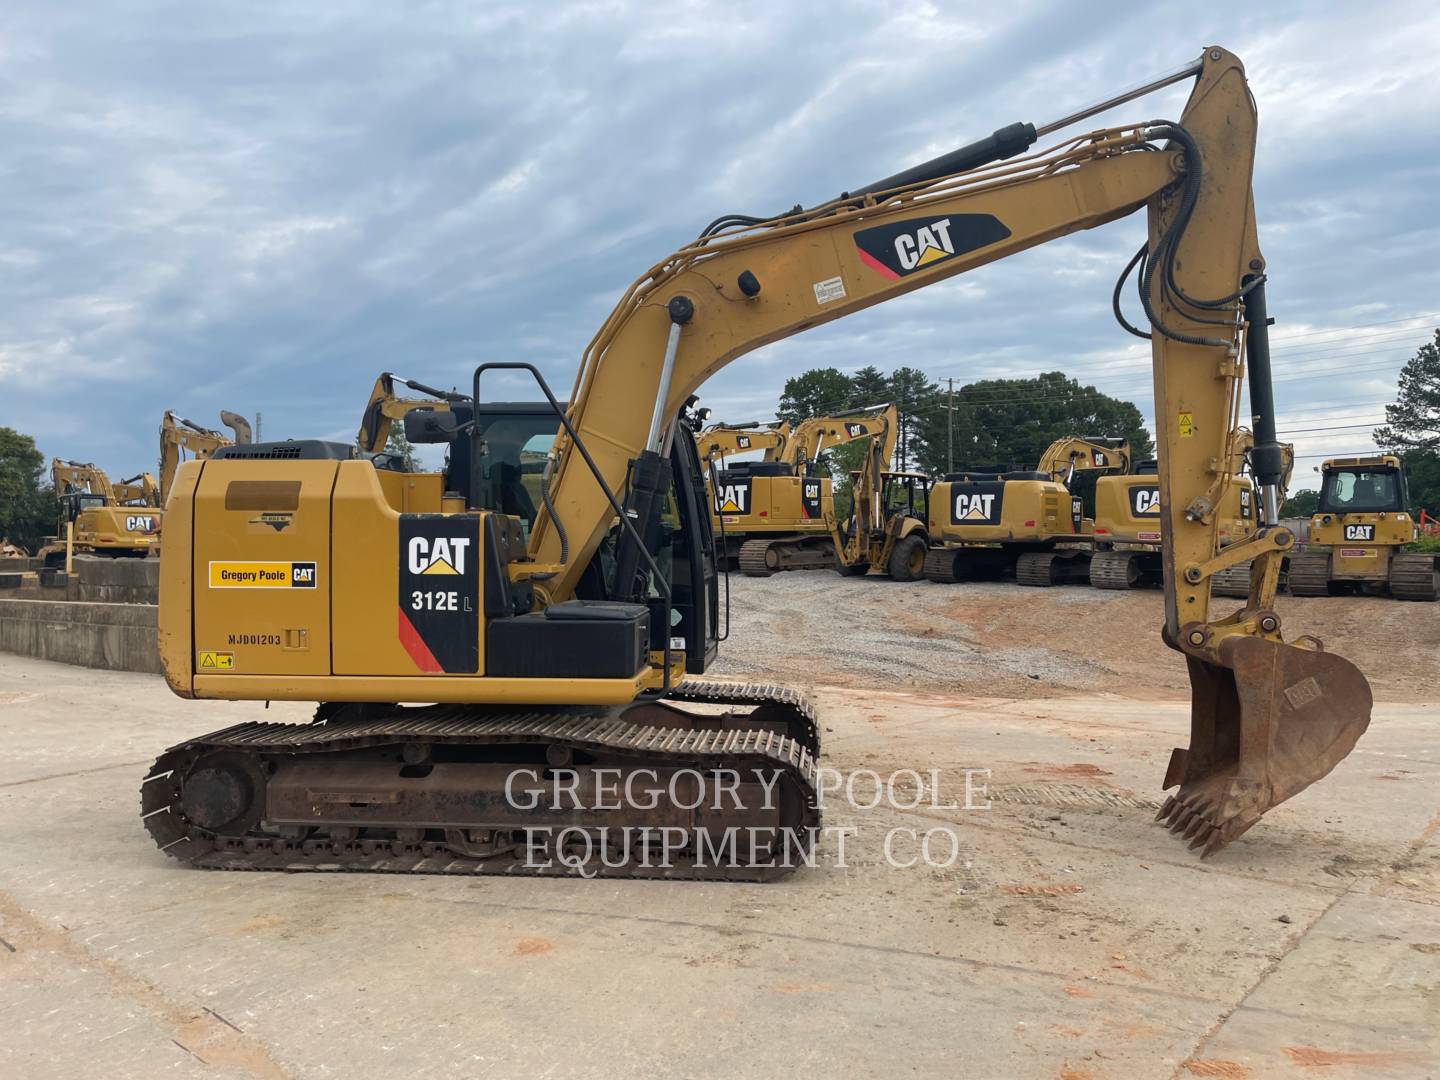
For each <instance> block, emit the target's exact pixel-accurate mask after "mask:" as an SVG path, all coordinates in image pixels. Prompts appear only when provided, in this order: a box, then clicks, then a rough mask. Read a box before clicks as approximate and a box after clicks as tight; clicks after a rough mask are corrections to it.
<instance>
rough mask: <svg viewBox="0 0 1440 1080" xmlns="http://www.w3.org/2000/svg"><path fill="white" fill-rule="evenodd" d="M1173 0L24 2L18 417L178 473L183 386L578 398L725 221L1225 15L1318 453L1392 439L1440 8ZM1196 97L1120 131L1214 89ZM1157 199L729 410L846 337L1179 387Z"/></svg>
mask: <svg viewBox="0 0 1440 1080" xmlns="http://www.w3.org/2000/svg"><path fill="white" fill-rule="evenodd" d="M1169 7H1173V8H1174V9H1175V12H1176V14H1174V15H1170V14H1164V13H1160V12H1163V11H1164V8H1165V6H1162V5H1153V4H1140V3H1133V4H1124V3H1109V4H1106V5H1103V6H1098V5H1090V4H1079V3H1074V4H1068V3H1038V2H1027V0H1012V2H1010V3H1006V4H990V3H986V4H968V3H952V4H924V3H913V2H912V3H873V4H872V3H853V2H845V0H830V2H827V3H823V4H804V3H793V4H776V3H756V4H746V3H735V2H727V3H683V2H672V3H668V4H663V5H657V4H641V3H628V2H623V0H615V2H590V3H575V4H569V5H563V4H553V5H551V4H537V3H532V2H522V3H514V4H508V3H501V2H481V0H472V2H469V3H409V4H397V3H371V4H364V3H360V2H357V0H344V2H339V0H309V2H306V3H303V4H296V3H293V2H285V3H268V2H260V0H248V2H246V3H243V4H242V3H220V2H213V3H203V4H196V3H194V2H193V0H185V2H174V3H162V2H142V0H93V2H89V3H84V4H63V3H58V4H57V3H53V2H34V0H18V2H17V0H11V3H9V4H7V5H6V18H5V19H4V20H3V23H0V136H3V146H4V149H3V151H0V205H3V206H4V215H3V220H4V221H5V223H6V224H5V228H4V229H3V231H0V300H3V302H0V425H7V426H13V427H17V428H20V429H21V430H23V431H27V432H30V433H33V434H34V435H36V437H37V438H38V440H39V443H40V446H41V449H42V450H44V451H45V453H46V454H47V455H48V454H58V455H60V456H63V457H73V458H79V459H83V460H93V461H96V462H97V463H99V464H101V465H102V466H104V467H105V468H107V469H108V470H110V472H111V474H112V476H114V475H128V474H129V473H132V472H136V471H138V470H140V469H142V468H147V467H150V468H153V462H154V458H155V456H156V445H155V443H156V435H155V433H156V429H157V427H158V424H159V419H160V414H161V412H162V411H163V410H164V409H166V408H172V409H175V410H176V411H178V412H180V413H181V414H183V415H186V416H189V417H191V418H193V419H195V420H198V421H200V422H202V423H205V424H207V425H208V426H218V417H217V413H218V410H219V409H221V408H230V409H235V410H237V411H240V412H244V413H247V414H250V415H253V414H255V413H256V412H260V413H263V417H264V420H263V424H264V434H265V435H266V436H267V437H271V438H278V437H286V436H320V437H329V438H342V439H343V438H350V437H352V436H353V433H354V430H355V427H356V424H357V421H358V419H359V413H360V409H361V406H362V405H363V403H364V399H365V397H366V395H367V393H368V391H369V387H370V384H371V382H372V380H373V378H374V376H375V374H376V373H377V372H379V371H381V370H392V371H395V372H398V373H400V374H403V375H408V376H410V377H413V378H418V379H420V380H422V381H426V382H430V383H433V384H441V385H445V386H450V385H455V384H462V385H463V384H466V383H467V382H468V377H469V372H470V370H471V369H472V368H473V366H474V365H475V364H476V363H479V362H481V361H484V360H501V359H504V360H516V359H524V360H530V361H532V362H535V363H538V364H539V365H540V366H541V368H542V369H543V370H544V371H545V372H546V374H547V376H548V377H549V378H550V379H551V380H552V382H553V384H554V385H555V386H556V388H557V390H559V391H560V392H562V393H563V392H565V390H566V389H567V388H568V387H569V385H570V381H571V378H572V377H573V373H574V369H575V365H576V362H577V360H578V357H579V355H580V351H581V349H582V348H583V346H584V344H585V342H586V341H587V340H588V339H589V337H590V335H591V334H592V333H593V331H594V329H595V327H596V326H598V324H599V323H600V321H601V320H602V319H603V318H604V316H605V314H606V313H607V312H608V310H609V309H610V307H611V306H612V304H613V303H614V300H615V298H616V297H617V296H618V294H619V293H620V291H621V290H622V289H623V288H624V287H625V286H626V285H628V283H629V282H630V281H631V280H632V279H633V278H634V277H635V276H636V275H637V274H638V273H640V272H641V271H642V270H644V269H645V268H646V267H648V266H649V265H651V264H652V263H653V262H655V261H656V260H657V259H658V258H660V257H662V256H664V255H665V254H666V253H668V252H669V251H671V250H673V249H674V248H675V247H677V246H678V245H680V244H682V243H684V242H686V241H687V240H689V239H691V238H693V237H694V235H695V234H696V232H697V231H698V230H699V228H700V227H701V226H703V225H704V224H705V223H706V222H708V221H709V220H711V219H712V218H714V217H716V216H718V215H719V214H720V213H723V212H729V211H739V212H748V213H761V212H773V211H775V210H778V209H783V208H785V207H788V206H791V205H793V204H795V203H797V202H799V203H804V204H807V205H809V204H813V203H815V202H818V201H821V200H823V199H825V198H827V197H830V196H832V195H834V194H835V193H837V192H838V191H840V190H842V189H844V188H849V187H854V186H857V185H859V184H862V183H865V182H867V181H870V180H873V179H876V178H878V177H880V176H884V175H888V174H890V173H892V172H894V171H896V170H897V169H899V168H901V167H904V166H906V165H909V164H912V163H914V162H916V161H919V160H922V159H924V158H927V157H930V156H933V155H934V154H936V153H940V152H943V151H944V150H947V149H950V148H951V147H953V146H955V145H958V144H960V143H964V142H967V141H970V140H971V139H974V138H977V137H979V136H982V135H985V134H988V133H989V132H990V131H992V130H993V129H995V128H996V127H999V126H1001V125H1002V124H1006V123H1009V122H1011V121H1015V120H1028V121H1031V122H1034V123H1037V124H1038V123H1043V122H1044V121H1046V120H1049V119H1053V118H1054V117H1055V116H1057V115H1059V114H1061V113H1064V112H1068V111H1071V109H1072V108H1073V107H1078V106H1081V105H1084V104H1086V103H1088V102H1090V101H1092V100H1096V99H1099V98H1102V97H1104V96H1107V95H1109V94H1110V93H1112V92H1114V91H1116V90H1119V89H1123V88H1124V87H1126V86H1129V85H1132V84H1134V83H1137V82H1140V81H1142V80H1144V79H1146V78H1148V77H1150V76H1153V75H1155V74H1158V73H1160V72H1163V71H1167V70H1170V69H1172V68H1174V67H1177V66H1179V65H1180V64H1183V63H1185V62H1187V61H1189V60H1191V59H1192V58H1194V57H1195V56H1197V55H1198V54H1199V51H1200V48H1201V46H1202V45H1205V44H1208V43H1212V42H1213V43H1218V44H1223V45H1225V46H1227V47H1229V48H1231V49H1233V50H1235V51H1236V52H1237V53H1239V55H1240V56H1241V57H1242V58H1243V59H1244V60H1245V61H1246V64H1247V68H1248V70H1249V74H1250V78H1251V81H1252V85H1253V87H1254V90H1255V94H1256V97H1257V100H1258V102H1259V107H1260V120H1261V129H1260V139H1261V145H1260V149H1259V160H1258V171H1257V176H1256V197H1257V203H1258V210H1259V215H1260V227H1261V243H1262V245H1263V247H1264V250H1265V253H1266V257H1267V259H1268V261H1269V266H1270V273H1271V284H1270V307H1271V310H1272V313H1273V314H1274V315H1275V316H1276V317H1277V319H1278V320H1279V321H1278V323H1277V326H1276V328H1275V330H1274V342H1275V346H1276V348H1275V356H1276V362H1277V385H1276V389H1277V393H1278V399H1279V404H1280V408H1281V428H1282V430H1284V431H1287V432H1289V433H1290V435H1289V437H1292V438H1294V440H1295V441H1296V442H1297V443H1298V444H1299V448H1298V452H1299V453H1300V454H1301V455H1302V460H1301V462H1300V466H1301V469H1302V470H1303V472H1302V476H1303V474H1305V473H1308V472H1309V466H1311V465H1313V464H1315V463H1317V462H1318V460H1319V455H1321V454H1324V453H1333V452H1343V451H1351V450H1357V449H1362V448H1368V447H1369V446H1371V445H1372V444H1371V442H1370V438H1369V434H1370V432H1369V428H1370V426H1371V425H1372V424H1373V423H1374V422H1375V421H1376V420H1378V419H1380V418H1381V417H1382V415H1383V404H1384V402H1385V401H1386V400H1388V399H1390V398H1391V396H1392V394H1393V389H1394V382H1395V380H1394V375H1395V372H1396V371H1397V370H1398V369H1399V367H1400V365H1401V364H1402V363H1403V362H1404V361H1405V359H1406V358H1408V357H1409V356H1410V355H1412V354H1413V352H1414V349H1415V347H1416V345H1418V344H1419V343H1420V342H1422V341H1424V340H1426V339H1427V338H1428V337H1429V335H1430V333H1431V331H1432V330H1433V328H1434V327H1435V326H1436V325H1440V290H1437V284H1440V270H1437V259H1436V255H1435V253H1436V251H1437V249H1440V225H1437V214H1436V209H1437V208H1436V197H1435V192H1436V191H1437V190H1440V152H1437V149H1436V148H1437V147H1440V110H1437V109H1436V106H1437V104H1440V65H1437V63H1436V46H1437V44H1440V9H1437V8H1436V7H1435V5H1434V4H1430V3H1398V2H1397V3H1386V2H1370V3H1366V4H1354V3H1345V4H1322V3H1292V4H1286V3H1268V4H1255V3H1253V2H1248V3H1243V4H1241V3H1235V4H1231V3H1210V4H1206V5H1198V4H1189V3H1187V4H1174V5H1169ZM1096 11H1103V12H1104V15H1103V16H1102V17H1097V16H1096V15H1095V14H1094V12H1096ZM1184 93H1185V91H1184V88H1183V87H1177V88H1172V89H1171V90H1169V91H1166V92H1165V93H1164V94H1162V95H1159V96H1157V97H1155V98H1152V99H1150V100H1149V101H1147V102H1144V103H1137V104H1135V105H1132V106H1129V107H1127V108H1126V109H1124V110H1121V111H1119V112H1118V113H1117V114H1115V115H1112V116H1108V117H1106V118H1104V119H1103V120H1097V121H1092V122H1091V124H1090V126H1094V125H1098V124H1100V123H1103V122H1107V121H1109V122H1121V121H1124V120H1139V119H1148V118H1151V117H1153V116H1157V115H1159V116H1175V115H1178V113H1179V111H1180V107H1181V104H1182V103H1183V99H1184ZM1142 230H1143V225H1142V221H1141V219H1140V218H1139V217H1136V218H1132V219H1127V220H1126V221H1123V222H1119V223H1116V224H1112V225H1110V226H1107V227H1105V228H1104V229H1101V230H1097V231H1095V232H1092V233H1089V234H1086V235H1083V236H1078V237H1072V238H1069V239H1067V240H1065V241H1062V242H1059V243H1055V244H1051V245H1047V246H1045V247H1043V248H1040V249H1037V250H1035V251H1032V252H1029V253H1026V254H1024V255H1021V256H1018V257H1016V258H1013V259H1010V260H1008V261H1006V262H1003V263H1000V264H997V265H995V266H992V267H989V268H986V269H983V270H980V271H978V272H976V273H973V274H970V275H968V276H966V277H962V278H958V279H954V280H953V281H952V282H950V283H948V284H946V285H943V286H938V287H935V288H931V289H925V290H922V291H920V292H918V293H915V294H912V295H911V296H909V297H906V298H903V299H901V300H898V301H895V302H893V303H889V304H885V305H882V306H880V307H878V308H874V309H871V310H870V311H867V312H863V313H861V314H859V315H856V316H853V317H851V318H848V319H844V320H841V321H840V322H837V323H832V324H830V325H829V326H826V327H824V328H821V329H819V330H816V331H811V332H809V333H806V334H803V335H801V336H799V337H797V338H792V339H789V340H787V341H785V342H781V343H779V344H778V345H775V346H771V347H769V348H766V349H764V350H760V351H758V352H756V353H753V354H751V355H749V356H747V357H745V358H742V359H741V360H739V361H737V362H736V363H734V364H733V365H731V366H730V367H729V368H728V369H726V370H725V371H724V372H722V373H721V374H720V375H719V376H717V377H716V378H715V379H714V380H712V382H711V384H709V385H708V386H707V388H706V390H705V393H704V396H705V398H706V402H707V404H709V405H710V406H711V407H712V408H713V409H714V410H715V415H716V416H717V418H725V417H728V418H731V419H753V418H759V417H766V416H769V415H772V414H773V409H774V404H775V399H776V397H777V396H778V393H779V390H780V387H781V385H782V384H783V383H784V380H785V378H786V377H787V376H788V375H791V374H794V373H796V372H798V371H801V370H803V369H805V368H808V367H814V366H818V365H835V366H838V367H841V368H845V369H854V368H857V367H860V366H863V365H865V364H876V365H879V366H881V367H883V368H889V367H894V366H897V365H900V364H908V365H912V366H916V367H920V368H922V369H924V370H925V371H927V372H929V373H930V374H931V375H932V376H933V377H935V378H937V379H944V378H949V377H953V378H955V379H956V380H957V385H959V383H961V382H963V381H966V380H970V379H974V378H982V377H994V376H1000V375H1026V374H1033V373H1035V372H1037V371H1041V370H1052V369H1055V368H1059V369H1062V370H1065V371H1068V372H1071V373H1072V374H1075V375H1077V376H1079V377H1081V378H1082V379H1084V380H1086V381H1090V382H1093V383H1095V384H1096V385H1098V386H1099V387H1100V388H1102V389H1104V390H1106V391H1108V392H1111V393H1115V394H1117V395H1121V396H1125V397H1129V398H1131V399H1133V400H1135V401H1136V402H1137V403H1138V404H1139V405H1140V407H1141V408H1142V410H1143V411H1144V412H1145V413H1146V414H1147V415H1149V414H1150V413H1151V412H1152V408H1153V406H1152V403H1151V401H1150V396H1149V390H1148V381H1149V380H1148V371H1147V356H1148V349H1147V347H1146V346H1144V345H1143V344H1142V343H1136V344H1135V345H1132V344H1131V341H1133V339H1129V338H1127V336H1126V335H1125V334H1123V333H1122V332H1121V331H1120V330H1119V329H1118V328H1117V327H1116V325H1115V324H1114V322H1113V320H1112V318H1111V315H1110V313H1109V295H1110V289H1111V286H1112V283H1113V280H1114V277H1115V274H1116V273H1117V272H1118V270H1119V269H1120V266H1121V265H1122V264H1123V262H1124V261H1125V259H1126V257H1128V255H1129V254H1130V252H1131V251H1132V250H1133V249H1134V248H1135V247H1136V245H1137V243H1138V241H1139V239H1140V238H1141V236H1142ZM495 389H496V391H497V393H502V392H503V391H504V387H502V386H501V385H500V383H499V381H498V380H497V383H496V387H495ZM527 396H528V395H527ZM1302 482H1303V479H1302Z"/></svg>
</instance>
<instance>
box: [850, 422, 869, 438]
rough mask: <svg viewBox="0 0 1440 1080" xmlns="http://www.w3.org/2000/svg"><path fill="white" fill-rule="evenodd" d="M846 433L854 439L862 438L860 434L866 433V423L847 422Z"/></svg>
mask: <svg viewBox="0 0 1440 1080" xmlns="http://www.w3.org/2000/svg"><path fill="white" fill-rule="evenodd" d="M845 434H846V435H849V436H850V438H852V439H858V438H860V436H862V435H864V434H866V428H865V425H864V424H846V425H845Z"/></svg>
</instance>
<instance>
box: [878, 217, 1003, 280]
mask: <svg viewBox="0 0 1440 1080" xmlns="http://www.w3.org/2000/svg"><path fill="white" fill-rule="evenodd" d="M1009 235H1010V230H1009V229H1007V228H1006V227H1005V226H1004V225H1002V224H1001V223H1000V220H999V219H998V218H996V217H995V216H994V215H993V214H948V215H945V216H944V217H940V216H930V217H916V218H907V219H906V220H904V221H896V222H891V223H890V224H888V225H877V226H875V227H874V228H870V229H861V230H860V231H859V232H857V233H856V234H855V246H856V247H857V248H859V249H860V261H861V262H863V263H864V264H865V265H866V266H868V267H870V269H872V270H875V271H877V272H878V273H880V274H881V275H883V276H884V277H887V278H889V279H890V280H892V281H894V280H896V279H899V278H902V277H905V276H906V275H907V274H912V273H915V272H916V271H919V270H926V269H928V268H929V267H932V266H934V265H935V264H936V263H940V262H944V261H945V260H947V259H950V258H953V257H954V256H956V255H964V254H965V253H966V252H970V251H974V250H976V249H977V248H982V247H988V246H989V245H990V244H994V243H997V242H998V241H1001V240H1004V239H1005V238H1006V237H1007V236H1009Z"/></svg>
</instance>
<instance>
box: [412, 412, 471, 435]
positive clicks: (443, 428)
mask: <svg viewBox="0 0 1440 1080" xmlns="http://www.w3.org/2000/svg"><path fill="white" fill-rule="evenodd" d="M459 430H460V420H459V418H458V417H457V416H456V415H455V414H454V413H452V412H448V411H447V412H439V411H437V410H435V409H415V410H413V411H412V412H408V413H406V414H405V438H406V439H407V440H408V441H410V442H412V443H448V442H452V441H454V439H455V435H456V433H457V432H459Z"/></svg>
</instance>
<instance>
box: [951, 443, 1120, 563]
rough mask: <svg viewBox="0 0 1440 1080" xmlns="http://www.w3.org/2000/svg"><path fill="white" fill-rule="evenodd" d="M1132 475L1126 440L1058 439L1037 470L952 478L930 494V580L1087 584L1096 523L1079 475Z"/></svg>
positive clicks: (985, 471) (982, 471) (992, 470)
mask: <svg viewBox="0 0 1440 1080" xmlns="http://www.w3.org/2000/svg"><path fill="white" fill-rule="evenodd" d="M1115 471H1118V472H1122V473H1126V472H1129V471H1130V445H1129V444H1128V443H1126V442H1125V441H1124V440H1123V439H1107V438H1101V437H1099V436H1094V437H1091V438H1088V439H1082V438H1078V437H1075V436H1070V437H1067V438H1063V439H1056V440H1055V441H1054V442H1053V443H1051V444H1050V445H1049V446H1048V447H1047V448H1046V450H1045V453H1044V454H1043V455H1042V456H1041V458H1040V464H1039V465H1038V466H1036V467H1035V469H1033V470H1013V469H1002V468H1001V467H999V466H995V467H993V468H985V469H972V470H966V471H962V472H957V473H950V474H948V475H947V476H946V477H945V478H944V479H943V480H942V481H941V482H940V483H938V484H936V485H935V487H934V489H933V490H932V492H931V499H930V519H929V522H930V539H931V543H932V545H934V546H932V547H931V548H930V552H929V554H928V555H927V556H926V557H925V566H924V572H925V576H926V577H927V578H929V579H930V580H931V581H942V582H954V581H966V580H971V579H975V578H999V577H1008V576H1011V575H1013V576H1014V578H1015V581H1016V582H1017V583H1018V584H1020V585H1062V584H1067V583H1071V582H1079V581H1087V580H1089V563H1090V554H1091V546H1090V545H1091V538H1092V532H1091V530H1092V528H1093V524H1094V523H1093V522H1092V521H1090V520H1089V519H1088V518H1086V517H1085V512H1084V505H1083V503H1082V502H1081V500H1080V498H1079V496H1077V495H1073V494H1071V491H1070V484H1071V482H1072V481H1073V480H1074V479H1075V477H1076V476H1077V475H1078V474H1080V473H1085V472H1102V473H1104V472H1115Z"/></svg>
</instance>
